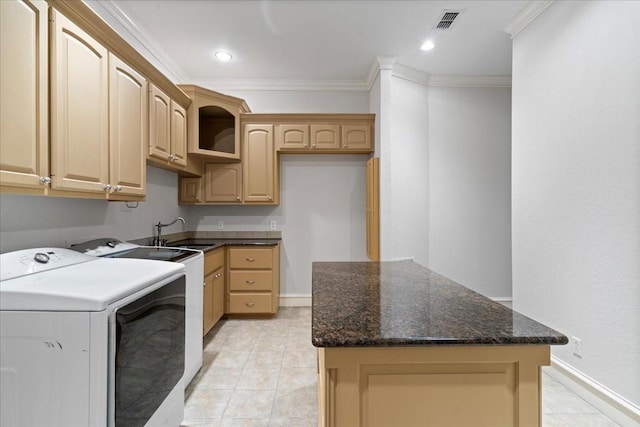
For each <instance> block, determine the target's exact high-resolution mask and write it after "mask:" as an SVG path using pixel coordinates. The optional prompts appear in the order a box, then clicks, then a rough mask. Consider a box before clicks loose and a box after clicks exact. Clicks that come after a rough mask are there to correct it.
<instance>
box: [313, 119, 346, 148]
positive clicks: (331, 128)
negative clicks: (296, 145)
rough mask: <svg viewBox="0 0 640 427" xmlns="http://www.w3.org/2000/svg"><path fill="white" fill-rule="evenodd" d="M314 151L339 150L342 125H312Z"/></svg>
mask: <svg viewBox="0 0 640 427" xmlns="http://www.w3.org/2000/svg"><path fill="white" fill-rule="evenodd" d="M311 149H312V150H339V149H340V125H311Z"/></svg>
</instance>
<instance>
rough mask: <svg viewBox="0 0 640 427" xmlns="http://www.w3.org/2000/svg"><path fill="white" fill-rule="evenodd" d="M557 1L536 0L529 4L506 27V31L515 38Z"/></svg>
mask: <svg viewBox="0 0 640 427" xmlns="http://www.w3.org/2000/svg"><path fill="white" fill-rule="evenodd" d="M554 1H555V0H535V1H531V2H529V4H527V5H526V6H525V8H524V9H522V11H520V13H519V14H518V15H517V16H516V17H515V18H513V20H512V21H511V22H510V23H509V24H508V25H507V26H506V27H505V29H504V31H505V32H506V33H507V34H509V35H510V36H511V38H514V37H515V36H516V34H518V33H519V32H520V31H522V30H523V29H525V27H526V26H527V25H529V24H530V23H532V22H533V21H534V20H535V19H536V18H537V17H538V16H539V15H540V14H541V13H542V12H544V11H545V10H547V8H548V7H549V6H551V5H552V4H553V3H554Z"/></svg>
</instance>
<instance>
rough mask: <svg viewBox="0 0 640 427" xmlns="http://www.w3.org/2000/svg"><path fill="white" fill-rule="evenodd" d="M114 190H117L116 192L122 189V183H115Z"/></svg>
mask: <svg viewBox="0 0 640 427" xmlns="http://www.w3.org/2000/svg"><path fill="white" fill-rule="evenodd" d="M113 191H116V192H118V191H122V185H114V186H113Z"/></svg>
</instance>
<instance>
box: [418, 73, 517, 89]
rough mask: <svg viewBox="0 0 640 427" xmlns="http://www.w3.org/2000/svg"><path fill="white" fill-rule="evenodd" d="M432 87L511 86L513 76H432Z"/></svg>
mask: <svg viewBox="0 0 640 427" xmlns="http://www.w3.org/2000/svg"><path fill="white" fill-rule="evenodd" d="M428 85H429V86H430V87H511V76H442V75H441V76H431V77H430V78H429V83H428Z"/></svg>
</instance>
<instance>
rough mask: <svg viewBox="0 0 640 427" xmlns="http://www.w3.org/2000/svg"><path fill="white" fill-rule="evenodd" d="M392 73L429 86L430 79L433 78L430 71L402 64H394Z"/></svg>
mask: <svg viewBox="0 0 640 427" xmlns="http://www.w3.org/2000/svg"><path fill="white" fill-rule="evenodd" d="M391 75H392V76H393V77H397V78H399V79H404V80H408V81H410V82H413V83H418V84H421V85H423V86H429V81H430V79H431V75H430V74H429V73H425V72H424V71H420V70H416V69H414V68H409V67H407V66H405V65H402V64H394V65H393V69H392V70H391Z"/></svg>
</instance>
